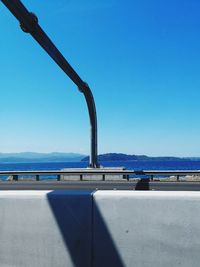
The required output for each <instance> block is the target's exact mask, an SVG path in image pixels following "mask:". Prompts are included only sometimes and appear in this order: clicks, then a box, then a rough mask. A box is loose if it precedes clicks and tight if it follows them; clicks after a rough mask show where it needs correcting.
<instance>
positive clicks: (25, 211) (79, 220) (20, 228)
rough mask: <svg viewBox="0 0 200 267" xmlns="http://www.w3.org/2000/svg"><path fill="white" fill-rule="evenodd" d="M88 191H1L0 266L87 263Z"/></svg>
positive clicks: (88, 240) (82, 264)
mask: <svg viewBox="0 0 200 267" xmlns="http://www.w3.org/2000/svg"><path fill="white" fill-rule="evenodd" d="M91 208H92V200H91V194H90V193H88V192H86V193H83V192H81V193H80V192H74V191H71V192H66V191H63V192H61V191H60V192H59V191H55V192H50V191H49V192H48V191H7V192H6V191H1V192H0V267H57V266H59V267H62V266H67V267H71V266H81V267H86V266H90V263H91V262H90V261H91Z"/></svg>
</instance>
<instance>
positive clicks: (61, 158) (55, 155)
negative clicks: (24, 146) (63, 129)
mask: <svg viewBox="0 0 200 267" xmlns="http://www.w3.org/2000/svg"><path fill="white" fill-rule="evenodd" d="M130 160H163V161H167V160H177V161H180V160H181V161H183V160H200V158H199V157H188V158H179V157H149V156H145V155H127V154H123V153H107V154H101V155H99V156H98V161H130ZM80 161H89V156H86V155H82V154H77V153H62V152H52V153H37V152H21V153H0V163H31V162H32V163H37V162H80Z"/></svg>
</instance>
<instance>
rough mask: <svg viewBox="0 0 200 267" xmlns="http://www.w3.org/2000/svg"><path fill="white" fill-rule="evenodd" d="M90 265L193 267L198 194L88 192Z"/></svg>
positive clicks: (198, 234) (199, 223)
mask: <svg viewBox="0 0 200 267" xmlns="http://www.w3.org/2000/svg"><path fill="white" fill-rule="evenodd" d="M93 207H94V219H93V220H94V233H93V240H94V244H93V246H94V248H93V249H94V255H93V257H94V266H95V267H100V266H115V267H117V266H119V267H122V266H126V267H132V266H136V267H152V266H154V267H161V266H162V267H172V266H181V267H189V266H192V267H199V266H200V253H199V252H200V250H199V248H200V215H199V214H200V192H153V191H151V192H147V191H146V192H145V191H141V192H130V191H129V192H128V191H119V192H117V191H99V192H97V193H95V194H94V205H93Z"/></svg>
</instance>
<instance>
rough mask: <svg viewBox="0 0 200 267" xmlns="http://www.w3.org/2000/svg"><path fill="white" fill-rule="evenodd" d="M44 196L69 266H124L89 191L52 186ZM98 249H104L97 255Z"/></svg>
mask: <svg viewBox="0 0 200 267" xmlns="http://www.w3.org/2000/svg"><path fill="white" fill-rule="evenodd" d="M47 198H48V202H49V205H50V208H51V210H52V213H53V215H54V217H55V220H56V222H57V225H58V227H59V230H60V233H61V235H62V238H63V241H64V243H65V246H66V250H67V251H68V253H69V255H70V258H71V261H72V262H73V266H75V267H93V266H95V267H98V266H101V267H102V266H104V267H107V266H108V267H110V266H115V267H124V265H123V264H122V261H121V258H120V256H119V254H118V251H117V249H116V247H115V244H114V242H113V240H112V237H111V235H110V233H109V231H108V229H107V226H106V223H105V221H104V220H103V218H102V216H101V213H100V212H99V210H98V207H97V206H96V205H95V204H94V201H93V191H86V190H82V191H75V190H69V191H65V190H55V191H52V192H50V193H48V194H47ZM94 224H95V226H94ZM99 249H103V253H104V255H103V258H102V257H101V258H100V259H99V255H100V254H101V253H100V254H99V253H98V252H99V251H98V250H99ZM101 252H102V251H101ZM66 253H67V252H66ZM101 255H102V254H101ZM66 266H69V265H68V263H67V262H66ZM70 266H71V265H70Z"/></svg>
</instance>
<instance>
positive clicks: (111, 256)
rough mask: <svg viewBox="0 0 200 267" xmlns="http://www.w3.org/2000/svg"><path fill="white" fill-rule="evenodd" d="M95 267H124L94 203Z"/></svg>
mask: <svg viewBox="0 0 200 267" xmlns="http://www.w3.org/2000/svg"><path fill="white" fill-rule="evenodd" d="M93 220H94V221H93V225H94V227H93V229H94V234H93V250H94V252H93V265H92V266H94V267H102V266H103V267H124V266H125V265H124V264H123V261H122V259H121V257H120V255H119V252H118V250H117V248H116V245H115V243H114V241H113V239H112V236H111V234H110V232H109V229H108V227H107V225H106V222H105V221H104V219H103V217H102V214H101V212H100V210H99V208H98V206H97V204H96V203H95V201H93Z"/></svg>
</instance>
